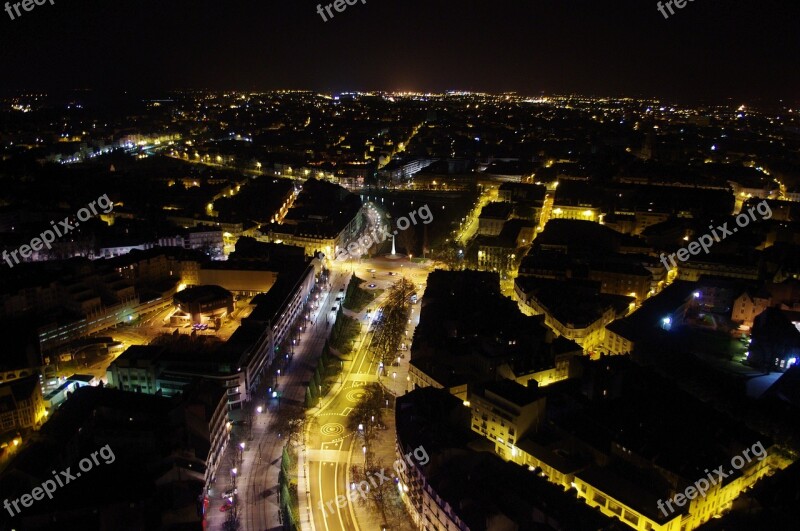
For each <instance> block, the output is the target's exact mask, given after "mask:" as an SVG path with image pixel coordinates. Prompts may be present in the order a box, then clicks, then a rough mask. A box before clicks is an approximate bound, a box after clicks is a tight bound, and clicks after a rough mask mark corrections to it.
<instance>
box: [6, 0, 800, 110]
mask: <svg viewBox="0 0 800 531" xmlns="http://www.w3.org/2000/svg"><path fill="white" fill-rule="evenodd" d="M317 3H318V2H313V1H301V2H292V3H289V2H286V3H275V4H272V5H261V4H260V3H255V2H253V1H245V0H239V1H234V2H229V3H227V4H225V5H224V6H221V5H216V4H212V3H211V2H208V1H206V0H204V1H201V2H189V1H188V0H176V1H175V2H173V3H171V4H170V5H159V4H158V3H157V2H155V1H153V0H143V1H142V2H139V3H138V4H137V5H136V7H135V9H133V10H131V9H130V8H127V7H123V6H121V5H117V4H111V3H106V2H100V1H98V0H82V1H81V0H78V1H75V2H71V3H70V4H66V3H64V2H62V1H56V2H55V5H50V3H49V2H48V3H45V4H44V5H42V6H37V7H35V9H33V10H32V11H31V12H25V13H24V16H22V17H20V18H17V19H16V20H10V19H9V17H8V15H7V14H6V13H5V12H3V13H2V15H0V17H3V20H2V22H1V23H0V30H1V31H2V35H1V36H0V46H2V47H3V50H4V53H3V57H2V63H0V69H2V71H3V72H4V75H3V80H2V81H1V82H0V88H2V89H4V90H6V91H9V90H14V91H19V90H38V91H47V92H52V91H53V90H60V89H66V88H80V87H90V88H92V89H93V90H96V91H98V92H101V93H102V92H105V93H114V92H123V91H131V92H136V93H141V92H150V93H163V92H165V91H170V90H214V91H217V90H242V91H250V90H256V91H267V90H281V89H282V90H311V91H318V92H326V93H339V92H345V91H386V92H402V91H409V92H444V91H447V90H463V91H470V92H487V93H502V92H517V93H519V94H523V95H538V94H541V93H545V94H548V95H552V94H581V95H587V96H592V95H595V96H606V97H641V98H658V99H662V100H667V101H675V102H697V101H709V102H715V103H723V102H725V101H727V100H732V102H733V103H750V104H756V103H757V102H758V101H762V102H764V103H765V104H769V105H772V104H775V103H777V102H778V101H779V100H781V99H787V100H788V101H789V102H791V103H793V102H794V101H796V99H797V98H796V96H795V95H796V94H797V93H798V89H800V73H798V71H797V69H796V68H792V66H793V64H795V63H796V57H798V55H800V43H798V42H797V39H794V38H793V32H794V31H795V28H796V21H797V20H798V19H800V5H796V4H792V5H786V3H785V2H780V1H778V0H767V1H765V2H758V3H756V2H752V1H751V2H744V1H742V0H735V1H732V2H725V3H724V4H723V3H722V2H719V1H718V2H712V1H706V2H701V1H699V0H698V1H694V2H688V3H687V5H686V7H684V8H683V9H681V10H678V11H677V12H676V14H675V15H673V16H671V17H670V18H669V19H664V17H663V16H662V15H661V14H660V13H659V11H658V10H657V2H655V1H647V2H641V1H639V2H634V1H633V0H623V1H621V2H618V3H615V4H608V5H604V4H598V3H596V2H589V1H587V0H577V1H576V2H574V3H573V4H572V5H570V6H569V7H567V6H564V5H561V4H560V3H558V2H554V1H546V2H535V3H531V4H525V3H522V2H518V1H511V0H501V1H499V2H491V3H490V2H486V1H483V2H476V3H475V4H477V5H470V6H469V7H459V6H453V5H451V4H450V3H447V2H444V1H443V0H432V1H427V2H423V1H421V0H409V1H406V2H403V3H402V4H401V3H400V2H399V1H397V0H387V1H382V2H377V0H367V1H366V3H365V4H362V3H361V2H357V3H356V4H355V5H353V6H349V7H347V9H346V10H345V11H344V12H342V13H336V16H335V18H334V19H331V20H328V21H327V22H323V20H322V19H321V17H320V16H319V15H318V14H317V11H316V6H317ZM323 5H324V4H323Z"/></svg>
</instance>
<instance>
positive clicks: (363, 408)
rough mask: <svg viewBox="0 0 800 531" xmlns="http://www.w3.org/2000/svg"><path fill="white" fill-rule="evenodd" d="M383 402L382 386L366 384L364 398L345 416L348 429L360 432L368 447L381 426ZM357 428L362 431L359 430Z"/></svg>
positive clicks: (373, 383) (374, 383)
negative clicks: (360, 428)
mask: <svg viewBox="0 0 800 531" xmlns="http://www.w3.org/2000/svg"><path fill="white" fill-rule="evenodd" d="M384 400H385V398H384V391H383V386H382V385H381V384H379V383H376V382H371V383H368V384H366V386H364V397H363V398H362V399H361V401H360V402H359V403H358V404H356V406H355V407H354V408H353V411H351V412H350V414H349V415H348V416H347V422H348V427H349V428H350V429H351V430H353V431H360V432H361V433H362V435H363V437H364V443H365V444H366V445H367V446H368V447H369V443H371V442H372V441H373V440H374V438H375V435H376V430H377V428H378V426H379V425H381V424H383V404H384ZM359 426H361V427H362V428H363V429H362V430H359Z"/></svg>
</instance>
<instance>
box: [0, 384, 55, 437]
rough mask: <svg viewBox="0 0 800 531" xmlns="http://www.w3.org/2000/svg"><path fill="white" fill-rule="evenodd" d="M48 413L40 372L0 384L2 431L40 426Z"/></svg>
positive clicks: (0, 430)
mask: <svg viewBox="0 0 800 531" xmlns="http://www.w3.org/2000/svg"><path fill="white" fill-rule="evenodd" d="M46 414H47V411H46V409H45V405H44V397H43V396H42V388H41V386H40V385H39V375H38V374H34V375H32V376H27V377H25V378H20V379H17V380H14V381H11V382H7V383H3V384H0V433H4V432H7V431H15V430H27V429H34V428H38V427H39V426H40V425H41V424H42V422H44V419H45V416H46Z"/></svg>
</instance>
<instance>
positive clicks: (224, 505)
mask: <svg viewBox="0 0 800 531" xmlns="http://www.w3.org/2000/svg"><path fill="white" fill-rule="evenodd" d="M231 507H233V505H231V504H229V503H225V504H223V505H221V506H220V508H219V510H220V512H223V513H224V512H225V511H227V510H228V509H230V508H231Z"/></svg>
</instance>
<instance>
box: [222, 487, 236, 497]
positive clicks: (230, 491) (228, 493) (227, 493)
mask: <svg viewBox="0 0 800 531" xmlns="http://www.w3.org/2000/svg"><path fill="white" fill-rule="evenodd" d="M234 494H239V489H235V488H234V489H228V490H226V491H225V492H223V493H222V497H223V498H230V497H232V496H233V495H234Z"/></svg>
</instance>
